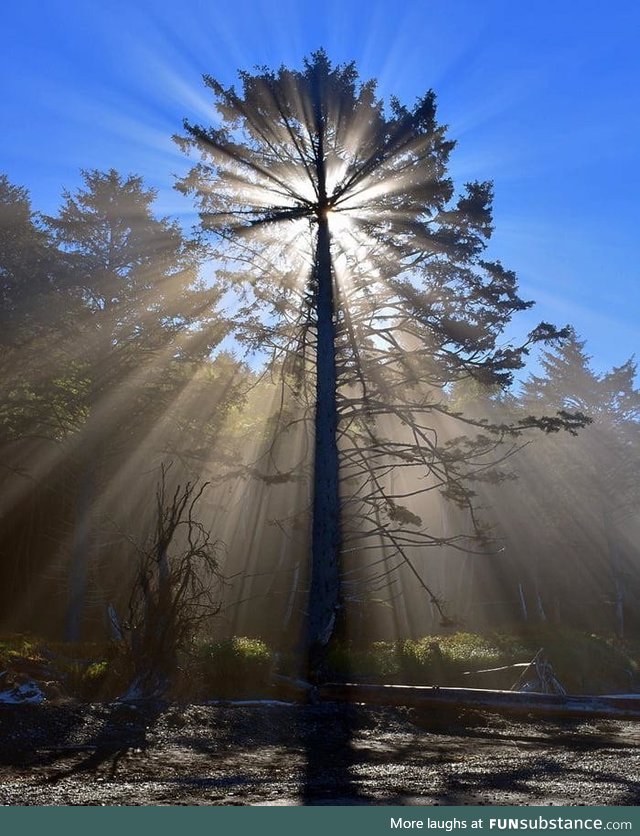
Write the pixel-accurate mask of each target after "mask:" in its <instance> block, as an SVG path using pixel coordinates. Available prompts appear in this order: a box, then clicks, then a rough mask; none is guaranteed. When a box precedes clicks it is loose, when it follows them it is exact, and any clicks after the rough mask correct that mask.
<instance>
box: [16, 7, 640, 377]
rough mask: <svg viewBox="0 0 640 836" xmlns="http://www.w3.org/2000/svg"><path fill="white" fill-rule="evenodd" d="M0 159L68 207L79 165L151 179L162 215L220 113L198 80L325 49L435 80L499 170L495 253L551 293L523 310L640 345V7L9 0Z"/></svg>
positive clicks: (403, 80) (465, 145)
mask: <svg viewBox="0 0 640 836" xmlns="http://www.w3.org/2000/svg"><path fill="white" fill-rule="evenodd" d="M0 20H1V21H2V30H3V33H4V37H3V50H2V52H1V53H0V102H1V105H0V107H1V108H2V117H3V118H2V123H3V129H2V131H0V170H3V171H4V172H6V173H7V174H8V176H9V177H10V179H11V180H12V181H13V182H15V183H17V184H19V185H24V186H27V187H28V188H29V189H30V191H31V194H32V198H33V203H34V206H35V207H36V208H37V209H41V210H43V211H49V212H52V211H55V208H56V207H57V205H58V204H59V195H60V191H61V189H62V188H63V187H67V188H73V187H75V186H76V185H77V184H78V182H79V170H80V169H81V168H99V169H106V168H110V167H115V168H117V169H119V170H121V171H123V172H125V173H128V172H134V173H138V174H142V175H143V176H144V177H145V179H146V180H147V182H148V183H150V184H151V185H153V186H155V187H156V188H157V189H158V190H159V206H160V208H161V210H162V211H163V212H165V213H167V214H175V215H179V216H181V217H182V219H183V221H184V222H185V223H189V222H190V221H191V207H190V205H189V203H188V201H187V200H185V199H184V198H182V197H181V196H180V195H178V194H177V193H175V192H174V191H173V190H172V182H173V175H174V174H180V173H182V172H184V171H185V169H186V167H187V165H188V163H187V161H185V160H184V159H183V158H182V157H181V155H180V153H179V152H178V151H177V149H176V148H175V147H174V146H173V144H172V142H171V135H172V134H173V133H176V132H179V131H180V129H181V123H182V119H183V118H184V117H185V116H186V117H189V118H191V119H195V120H197V121H206V119H207V115H208V113H210V101H209V99H208V97H207V94H206V91H205V89H204V87H203V85H202V83H201V75H202V73H204V72H207V73H210V74H212V75H214V76H216V77H217V78H219V79H220V80H222V81H224V82H229V83H231V82H233V81H234V79H235V77H236V70H238V69H252V68H253V67H254V66H256V65H268V66H278V65H280V64H289V65H294V66H298V65H300V63H301V60H302V58H303V56H305V55H306V54H308V53H309V52H310V51H312V50H314V49H317V48H318V47H321V46H322V47H324V48H325V49H326V50H327V52H328V53H329V56H330V57H331V58H332V60H334V61H336V62H343V61H350V60H355V61H356V63H357V65H358V69H359V71H360V74H361V76H362V77H363V78H370V77H375V78H377V79H378V81H379V91H380V93H381V95H382V96H384V97H387V96H389V95H392V94H395V95H397V96H398V97H399V98H400V99H401V100H403V101H406V102H408V103H411V102H413V100H414V99H415V98H416V97H417V96H419V95H421V94H422V93H424V92H425V90H427V89H429V88H433V89H434V90H435V91H436V93H437V96H438V103H439V116H440V119H441V121H443V122H445V123H447V124H448V125H449V126H450V135H451V137H452V138H454V139H457V140H458V146H457V148H456V150H455V152H454V154H453V158H452V167H451V172H452V175H453V176H454V178H455V180H456V182H458V183H460V184H462V183H463V182H464V181H466V180H471V179H482V180H485V179H491V180H493V181H494V183H495V192H496V200H495V226H496V232H495V235H494V239H493V243H492V245H491V255H492V256H494V257H499V258H500V259H501V260H502V261H503V263H504V264H505V265H506V266H508V267H511V268H513V269H515V270H516V271H517V273H518V275H519V276H520V281H521V287H522V291H523V295H525V296H526V297H527V298H532V299H535V300H536V301H537V303H538V304H537V305H536V307H535V309H534V311H533V312H532V313H531V314H526V315H524V316H522V317H521V318H520V319H519V320H518V322H517V323H515V324H514V328H513V335H514V336H519V335H520V334H522V333H524V331H526V330H527V328H528V327H531V326H532V325H533V324H535V322H537V321H539V320H540V319H546V320H549V321H552V322H554V323H556V324H558V325H563V324H565V323H567V322H571V323H572V324H574V325H575V327H576V328H577V330H578V332H579V333H580V334H581V335H582V336H583V337H585V338H586V339H587V347H588V349H589V351H590V353H591V354H593V355H594V366H595V368H597V369H598V370H604V369H606V368H609V367H611V366H612V365H613V364H620V363H622V362H623V361H624V360H625V359H626V358H627V357H628V356H629V355H630V354H632V353H634V352H636V351H637V350H638V347H639V344H640V340H639V337H640V325H639V319H640V317H639V315H638V314H639V313H640V290H639V287H640V266H639V264H640V260H639V259H638V255H637V251H638V241H639V240H640V235H639V233H638V230H639V229H640V202H639V196H640V48H639V44H640V3H637V2H635V0H618V2H613V3H612V4H610V5H609V4H605V3H604V2H603V0H601V1H600V2H589V0H581V2H580V3H577V2H575V0H555V2H548V0H537V2H536V3H525V2H517V1H516V0H511V2H505V1H504V0H473V2H469V0H433V1H430V0H404V2H399V0H378V2H376V1H375V0H371V1H370V2H366V3H365V2H356V0H342V2H336V0H324V2H322V0H315V2H307V0H297V1H295V0H270V2H264V1H263V0H234V2H232V3H229V4H225V3H223V2H220V0H209V2H204V0H182V2H181V3H180V4H178V3H175V2H167V1H166V0H153V2H152V1H151V0H130V2H117V0H116V1H114V0H103V2H89V1H88V0H85V1H84V2H81V0H22V1H21V2H20V3H11V4H9V3H7V4H3V9H2V12H1V13H0Z"/></svg>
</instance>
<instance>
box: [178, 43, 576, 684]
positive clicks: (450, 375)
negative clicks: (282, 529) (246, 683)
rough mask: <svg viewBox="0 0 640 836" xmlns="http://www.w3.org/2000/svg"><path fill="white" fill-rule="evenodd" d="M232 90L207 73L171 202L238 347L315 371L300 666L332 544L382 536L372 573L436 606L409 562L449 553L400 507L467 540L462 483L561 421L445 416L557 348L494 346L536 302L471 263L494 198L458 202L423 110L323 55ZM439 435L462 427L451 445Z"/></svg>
mask: <svg viewBox="0 0 640 836" xmlns="http://www.w3.org/2000/svg"><path fill="white" fill-rule="evenodd" d="M240 78H241V90H240V91H237V90H236V89H234V88H226V87H224V86H223V85H221V84H220V83H219V82H217V81H216V80H215V79H213V78H211V77H209V76H206V77H205V82H206V84H207V86H208V87H209V88H210V89H211V90H212V91H213V94H214V96H215V106H216V110H217V114H216V118H215V124H214V126H213V127H207V126H199V125H195V124H191V123H188V122H187V123H185V129H186V132H187V136H186V137H183V138H178V142H179V144H180V145H181V146H182V148H183V149H184V150H186V151H195V152H197V153H198V154H199V155H200V162H199V163H198V164H197V165H196V166H195V167H194V168H193V169H192V170H191V172H190V173H189V175H187V177H185V178H184V179H183V180H182V181H181V184H180V188H181V189H182V190H183V191H184V192H186V193H191V194H193V195H194V196H195V198H196V200H197V202H198V205H199V208H200V217H201V222H202V227H203V229H204V230H205V231H207V232H211V233H214V234H215V236H217V241H218V244H219V246H218V250H217V255H218V257H219V258H220V259H221V260H224V261H225V263H226V265H227V270H226V272H224V273H222V272H221V275H223V276H224V277H226V279H227V280H228V281H229V282H231V283H235V284H236V286H243V287H244V297H243V299H244V302H245V304H244V307H243V308H242V310H241V312H240V315H239V330H240V332H241V334H242V336H243V337H244V339H245V340H247V341H248V342H249V344H250V345H251V346H259V347H261V348H263V349H264V347H265V346H266V347H270V348H272V349H273V350H274V351H275V353H276V355H279V356H280V359H282V358H283V357H284V358H286V360H285V361H284V362H283V368H284V370H285V374H289V375H290V376H291V378H293V379H294V380H297V384H294V385H297V391H298V392H300V393H302V394H305V392H306V385H307V384H306V382H305V381H307V380H309V379H310V377H311V375H315V388H314V392H313V395H312V401H313V403H314V406H315V418H314V430H315V432H314V438H315V454H314V475H313V484H314V490H313V512H312V566H311V577H310V582H309V592H308V625H309V626H308V636H307V643H308V646H309V650H310V655H311V658H312V662H311V669H312V670H313V669H314V668H317V667H318V665H319V662H318V663H316V661H314V659H316V660H317V659H321V657H322V653H323V648H324V647H326V644H327V642H328V641H329V639H330V637H331V635H332V634H333V632H334V629H335V623H336V617H337V613H338V608H339V605H340V596H341V578H340V574H341V566H340V553H341V548H342V550H343V551H345V550H348V551H354V550H355V545H354V543H355V540H356V538H357V539H358V541H359V543H360V545H359V548H360V549H361V550H366V549H368V548H371V547H372V544H373V543H377V544H379V541H380V540H381V539H382V540H383V541H384V542H385V543H386V544H387V547H388V549H389V550H390V551H388V552H387V553H386V554H385V559H384V560H385V569H384V573H387V572H389V571H391V570H392V568H393V565H395V563H397V561H398V560H400V561H401V562H404V564H405V565H407V566H409V567H410V569H411V571H412V572H413V573H414V575H415V578H416V580H417V581H418V582H419V583H421V584H423V585H424V586H425V589H426V591H427V592H428V594H429V595H430V597H431V599H432V600H433V601H435V602H436V604H437V603H438V602H437V600H436V598H435V596H434V595H433V594H432V593H431V591H430V590H429V589H428V587H427V586H426V584H425V583H424V579H423V577H422V575H421V573H420V572H419V571H418V570H417V569H416V568H415V565H414V560H413V557H412V554H413V553H416V552H420V551H422V550H423V549H424V547H425V546H428V545H436V546H438V545H441V544H442V542H443V538H442V537H439V536H437V535H434V534H433V533H432V532H431V531H430V528H429V527H428V526H425V525H423V523H422V520H421V519H420V518H419V516H418V515H417V514H416V513H415V511H414V510H412V509H411V507H410V499H409V498H408V495H409V494H412V495H414V496H417V495H419V494H423V493H426V492H428V491H437V492H440V493H441V494H444V495H445V496H446V497H448V498H449V499H451V500H452V501H454V502H456V503H457V504H459V505H461V506H463V507H465V508H466V509H467V510H468V512H469V513H470V514H471V517H472V518H473V519H474V526H475V530H476V534H479V533H480V526H479V524H478V523H477V521H476V520H475V515H474V513H473V506H472V491H471V489H470V488H469V486H468V479H469V477H470V476H471V475H473V474H474V472H475V473H476V474H477V473H478V472H479V471H480V470H482V469H486V467H487V461H488V457H489V456H490V454H491V452H492V451H495V448H496V445H497V444H498V443H499V441H500V440H501V439H502V438H503V437H504V436H505V435H514V434H517V433H519V432H520V431H521V430H522V429H523V428H524V427H525V426H534V425H537V426H542V427H543V428H545V429H547V430H549V431H551V430H557V429H559V428H560V427H565V426H569V427H572V426H573V424H572V422H571V419H570V417H569V416H568V415H563V416H558V417H556V418H551V419H549V418H548V419H546V420H545V422H540V421H537V420H535V419H527V420H524V421H522V422H518V423H517V424H516V425H514V426H509V427H508V426H495V425H491V424H490V423H489V422H483V421H477V420H466V419H465V418H464V416H462V415H457V414H454V413H452V412H451V410H449V409H448V407H447V405H446V397H445V396H446V390H447V387H448V386H450V385H451V384H452V383H454V382H456V381H459V380H461V379H463V378H466V377H473V378H475V379H477V380H480V381H482V382H484V383H487V384H496V385H506V384H508V383H509V382H510V381H511V378H512V374H513V371H514V370H515V369H518V368H521V367H522V365H523V356H524V355H525V354H526V352H527V350H528V347H529V346H530V345H531V344H533V343H535V342H540V341H543V342H549V341H553V340H555V339H557V338H558V337H559V336H560V333H559V332H557V331H556V330H555V329H554V328H553V327H552V326H550V325H547V324H544V323H543V324H541V325H540V326H538V327H537V328H536V329H535V330H534V331H533V332H532V333H531V335H530V336H529V338H528V340H527V342H526V343H525V345H523V346H520V347H517V348H515V347H509V348H505V347H498V344H497V340H498V338H499V337H500V335H501V334H502V332H503V330H504V327H505V325H506V324H507V323H508V322H509V320H510V318H511V316H512V315H513V314H514V313H516V312H518V311H521V310H524V309H526V308H528V307H529V306H530V304H531V303H529V302H525V301H523V300H522V299H521V298H520V297H519V295H518V293H517V284H516V277H515V275H514V274H513V273H512V272H510V271H508V270H506V269H505V268H504V267H502V265H501V264H500V263H499V262H494V261H488V260H485V259H484V258H483V251H484V249H485V246H486V241H487V239H488V238H489V237H490V235H491V231H492V225H491V200H492V193H491V184H490V183H487V182H484V183H478V182H473V183H468V184H467V185H466V186H465V188H464V190H463V192H462V194H461V195H459V196H457V197H456V196H455V195H454V188H453V184H452V182H451V180H450V179H449V178H448V177H447V163H448V158H449V155H450V153H451V151H452V149H453V147H454V143H453V142H452V141H451V140H449V139H447V137H446V132H445V128H444V127H443V126H441V125H439V124H438V123H437V121H436V109H435V96H434V94H433V93H432V92H428V93H427V94H426V95H425V96H424V97H422V98H420V99H419V100H418V101H417V103H416V104H415V106H414V107H412V108H407V107H405V106H403V105H402V104H401V103H400V102H399V101H398V100H396V99H392V100H391V102H390V104H389V106H385V105H384V104H383V103H382V102H381V101H380V100H378V99H377V98H376V92H375V83H374V82H373V81H368V82H364V83H362V82H360V81H359V79H358V75H357V72H356V69H355V66H354V65H353V64H348V65H344V66H332V64H331V63H330V61H329V60H328V58H327V56H326V54H325V53H324V52H322V51H320V52H316V53H314V54H313V55H312V56H311V57H310V58H309V59H307V60H306V61H305V62H304V66H303V68H302V69H301V70H290V69H287V68H284V67H282V68H280V69H279V70H278V71H270V70H267V69H261V70H259V71H257V72H256V73H255V74H250V73H241V74H240ZM443 422H444V423H446V424H447V425H451V424H452V423H453V424H455V423H456V422H458V423H460V422H461V427H462V432H463V434H462V435H460V434H459V433H458V435H457V436H456V435H455V434H454V433H453V432H452V431H451V429H448V430H447V431H446V432H445V431H444V430H443V429H442V424H443ZM575 423H576V424H579V420H578V421H577V422H575ZM399 430H400V431H399ZM341 468H342V470H341ZM398 468H401V469H402V470H403V471H407V470H412V471H413V472H415V473H420V476H421V479H422V480H423V481H422V485H419V486H418V487H416V488H415V490H413V489H412V490H408V489H406V488H403V487H402V486H400V488H397V489H394V488H393V487H392V486H391V484H390V482H391V481H392V476H393V473H394V472H395V471H396V470H397V469H398ZM340 477H341V478H342V486H343V488H342V491H343V492H342V496H341V493H340ZM448 540H449V541H452V540H454V541H455V540H456V538H448ZM467 544H468V541H467ZM460 545H463V543H460ZM377 547H378V546H377ZM394 562H395V563H394Z"/></svg>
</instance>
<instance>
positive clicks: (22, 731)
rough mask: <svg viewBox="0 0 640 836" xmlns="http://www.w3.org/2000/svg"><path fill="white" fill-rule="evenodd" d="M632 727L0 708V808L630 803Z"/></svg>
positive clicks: (235, 708)
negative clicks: (85, 805) (44, 806)
mask: <svg viewBox="0 0 640 836" xmlns="http://www.w3.org/2000/svg"><path fill="white" fill-rule="evenodd" d="M639 744H640V723H637V724H636V723H621V722H608V721H607V722H604V721H601V722H597V723H588V724H587V723H573V724H568V723H563V724H549V723H541V722H539V721H537V722H533V721H532V722H522V721H518V722H512V721H510V720H505V719H503V718H501V717H497V716H492V715H488V714H478V713H473V714H472V713H466V714H464V715H449V716H448V717H445V716H443V715H442V714H440V713H439V714H434V713H433V712H432V713H429V714H422V715H421V714H420V713H418V712H416V711H414V710H399V709H383V708H365V707H361V706H341V705H337V704H332V703H327V704H322V705H316V706H300V705H286V704H278V705H232V704H229V705H186V706H184V705H175V704H173V705H166V704H165V705H156V706H145V707H133V706H123V705H114V704H94V705H73V704H67V705H42V706H19V707H0V803H2V804H4V805H13V804H48V805H49V804H92V805H93V804H106V805H123V804H127V805H129V804H135V805H139V804H154V805H155V804H162V805H166V804H169V805H176V804H198V805H200V804H242V805H247V804H403V805H405V804H406V805H420V804H445V805H448V804H537V805H539V804H544V805H548V804H607V805H629V804H632V805H636V804H640V746H639Z"/></svg>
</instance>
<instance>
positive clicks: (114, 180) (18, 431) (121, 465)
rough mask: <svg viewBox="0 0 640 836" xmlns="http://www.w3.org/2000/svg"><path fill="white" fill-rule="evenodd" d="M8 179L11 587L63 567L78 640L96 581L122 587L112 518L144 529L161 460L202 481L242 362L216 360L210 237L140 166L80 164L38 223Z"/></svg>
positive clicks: (6, 429)
mask: <svg viewBox="0 0 640 836" xmlns="http://www.w3.org/2000/svg"><path fill="white" fill-rule="evenodd" d="M2 185H3V189H4V191H3V195H4V198H3V200H4V205H5V211H4V214H3V219H4V221H5V223H4V225H3V227H2V229H3V237H2V242H3V250H2V253H1V255H2V262H1V265H0V270H1V271H2V277H3V296H4V298H3V302H4V305H3V316H4V318H5V320H6V323H7V327H6V328H5V330H4V331H3V339H4V341H5V344H6V349H7V355H6V356H7V357H8V359H9V360H10V362H9V363H8V364H7V368H6V369H4V370H3V371H4V372H5V374H4V383H5V387H4V389H3V396H2V398H3V401H2V404H1V405H0V425H1V428H2V433H3V439H2V440H3V453H4V456H3V460H4V462H5V463H6V464H11V463H15V462H20V473H17V472H16V473H15V474H14V475H15V478H12V480H11V482H10V485H9V488H8V490H7V491H6V492H5V494H4V496H3V506H2V514H1V515H0V548H1V549H2V551H3V553H4V555H5V557H6V567H7V569H6V571H7V576H8V577H11V578H12V580H11V583H9V584H7V586H6V588H7V589H11V590H13V592H11V594H10V596H9V599H14V600H15V599H16V595H15V591H16V590H15V583H14V577H13V575H14V572H13V569H12V567H14V566H16V565H18V564H20V565H21V566H22V567H23V572H25V573H26V574H25V577H24V580H23V581H21V582H20V584H19V588H20V589H22V588H23V587H27V588H29V589H30V590H33V589H35V588H37V587H38V586H39V587H40V589H41V590H44V589H45V588H46V587H47V586H48V582H49V583H50V582H51V581H52V580H53V576H54V574H55V573H56V572H57V571H58V570H57V569H54V565H55V564H56V563H57V562H61V564H62V563H63V564H64V565H63V566H62V565H61V569H62V570H63V571H64V572H65V573H66V572H67V570H68V567H69V566H70V569H69V578H70V580H69V588H70V591H69V596H68V598H69V600H68V606H67V616H66V635H67V636H68V637H70V638H74V637H75V638H77V637H78V635H79V634H80V631H81V628H82V626H83V623H84V619H83V613H85V609H86V606H85V605H86V603H87V588H88V585H89V582H90V580H91V579H93V582H94V586H95V583H96V582H97V579H98V578H101V582H106V583H107V586H106V587H105V590H106V588H114V587H117V583H116V581H115V578H114V570H115V567H114V565H113V559H112V557H111V556H110V555H111V552H112V550H113V542H114V538H117V535H116V533H115V529H114V527H113V523H116V524H117V525H118V526H119V527H120V528H121V529H124V530H129V526H130V525H133V526H134V528H135V529H136V530H137V529H140V531H139V532H138V533H141V532H142V531H143V529H144V527H145V526H146V525H147V524H148V522H149V520H148V516H149V513H148V506H149V505H150V503H149V502H148V496H146V493H147V481H146V479H145V476H144V475H145V474H146V473H148V472H149V470H150V469H152V468H153V466H154V464H159V463H160V462H161V461H162V460H163V459H168V460H173V461H176V466H175V467H174V469H173V472H175V473H176V477H175V478H176V479H184V481H186V480H187V479H188V478H189V477H190V476H191V477H195V478H197V476H198V475H199V472H198V471H199V470H200V469H202V468H203V467H204V465H205V463H206V461H208V460H210V459H211V458H212V453H211V446H212V445H213V444H214V443H215V438H216V437H217V436H218V435H219V433H220V430H221V427H222V425H223V424H224V422H225V420H226V415H227V411H228V410H229V408H230V407H231V405H232V404H234V403H238V402H239V400H240V399H241V397H242V390H243V386H244V384H245V380H244V378H243V374H244V372H243V369H242V366H241V365H240V364H239V363H237V362H236V361H235V360H234V359H233V358H231V357H230V356H228V355H225V354H224V353H222V354H219V356H217V357H215V358H214V357H213V356H212V352H213V350H214V349H215V347H216V346H218V345H219V343H220V341H221V339H222V338H223V337H224V335H225V334H226V332H227V325H226V323H225V320H224V317H223V316H222V315H221V313H220V311H219V305H218V303H219V299H220V295H221V290H220V289H219V288H218V287H217V286H214V285H212V284H206V283H205V282H203V281H202V279H201V278H200V267H201V263H202V260H203V252H202V250H201V248H199V247H198V246H197V245H196V244H194V243H193V242H191V241H189V240H188V239H187V238H186V237H185V236H184V234H183V233H182V232H181V230H180V229H179V227H178V225H177V224H176V223H175V222H172V221H170V220H168V219H166V218H157V217H156V215H155V214H154V211H153V203H154V198H155V195H154V193H153V191H152V190H148V189H146V187H145V186H144V184H143V182H142V180H141V179H140V178H138V177H134V176H129V177H123V176H121V175H119V174H118V173H117V172H115V171H113V170H112V171H109V172H105V173H101V172H96V171H93V172H85V173H84V187H82V188H80V189H78V190H77V191H76V192H75V193H73V194H72V193H69V192H65V193H64V195H63V205H62V207H61V210H60V212H59V214H58V215H56V216H50V217H47V218H45V219H44V221H41V220H39V219H38V218H36V217H34V216H33V214H32V213H31V211H30V206H29V203H28V198H27V195H26V193H25V192H24V191H23V190H20V189H16V188H14V187H11V186H10V185H9V184H8V183H7V182H6V181H3V183H2ZM221 446H222V445H221ZM203 451H206V456H205V455H204V452H203ZM178 460H179V461H180V463H181V467H180V468H178V465H177V461H178ZM16 467H17V465H16ZM16 467H14V468H13V469H14V472H15V471H16ZM179 469H180V470H181V473H178V470H179ZM185 473H186V474H188V475H186V476H185ZM34 532H35V534H34ZM56 552H57V553H58V554H57V556H56V557H54V554H55V553H56ZM122 552H123V554H122V556H121V557H122V560H124V556H125V555H124V552H126V549H123V550H122ZM65 556H68V560H67V559H66V558H65ZM34 561H36V562H37V563H38V564H39V565H38V567H37V569H38V571H37V572H36V573H35V577H34V575H33V572H32V571H31V570H28V568H27V567H29V566H32V569H33V571H35V565H34ZM121 568H122V567H121ZM124 571H126V567H124ZM27 578H29V580H30V582H29V583H28V582H27ZM107 578H110V580H109V581H108V582H107V581H106V579H107ZM33 594H34V593H33V592H30V593H29V595H33ZM106 594H107V593H106V591H105V592H104V595H106ZM100 603H101V607H102V609H103V610H104V606H103V604H104V601H101V602H100ZM94 611H96V609H95V608H94ZM32 615H33V613H32Z"/></svg>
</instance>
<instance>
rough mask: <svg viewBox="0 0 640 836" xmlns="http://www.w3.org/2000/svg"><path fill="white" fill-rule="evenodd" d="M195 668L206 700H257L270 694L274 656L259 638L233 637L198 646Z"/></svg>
mask: <svg viewBox="0 0 640 836" xmlns="http://www.w3.org/2000/svg"><path fill="white" fill-rule="evenodd" d="M196 668H197V671H198V673H199V678H200V680H201V682H202V691H203V694H202V695H203V696H205V697H259V696H264V695H265V694H267V693H268V691H269V687H270V684H271V672H272V668H273V654H272V652H271V650H270V649H269V648H268V647H267V645H266V644H265V643H264V642H263V641H261V640H260V639H252V638H247V637H243V636H240V637H234V638H231V639H224V640H222V641H218V642H211V643H207V644H204V645H201V646H200V647H199V648H198V649H197V652H196Z"/></svg>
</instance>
